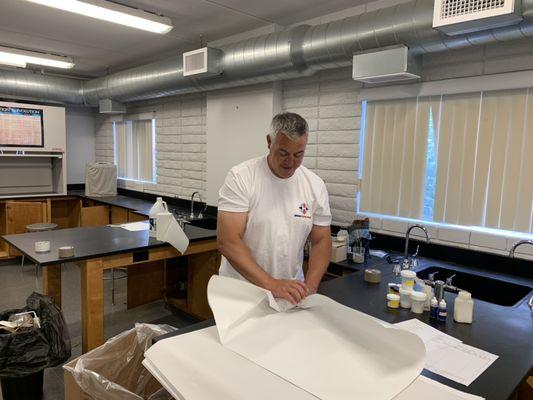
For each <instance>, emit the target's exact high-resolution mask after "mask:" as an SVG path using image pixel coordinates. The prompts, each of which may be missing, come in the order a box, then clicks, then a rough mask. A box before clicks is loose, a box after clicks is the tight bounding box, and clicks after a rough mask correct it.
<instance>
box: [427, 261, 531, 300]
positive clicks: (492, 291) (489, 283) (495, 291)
mask: <svg viewBox="0 0 533 400" xmlns="http://www.w3.org/2000/svg"><path fill="white" fill-rule="evenodd" d="M434 272H438V273H437V274H436V275H435V280H437V279H438V280H441V281H446V278H448V277H450V276H452V275H454V274H455V277H454V278H453V286H456V287H458V288H460V289H463V290H467V291H469V292H470V293H472V297H473V298H474V299H478V300H483V301H486V302H488V303H493V304H498V305H500V306H514V305H515V304H517V303H519V302H520V301H521V300H522V299H523V298H524V297H525V296H526V295H528V294H529V293H530V292H531V290H532V288H531V287H529V286H524V285H519V284H516V283H513V282H508V281H505V280H501V279H497V278H491V277H487V276H482V275H475V274H471V273H468V272H463V271H458V270H455V269H451V268H446V267H439V266H430V267H427V268H423V269H420V270H419V271H417V276H418V277H419V278H421V279H428V277H429V274H431V273H434Z"/></svg>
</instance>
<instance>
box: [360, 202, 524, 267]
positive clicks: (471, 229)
mask: <svg viewBox="0 0 533 400" xmlns="http://www.w3.org/2000/svg"><path fill="white" fill-rule="evenodd" d="M357 216H358V217H368V218H369V219H370V230H371V231H372V232H376V233H381V234H385V235H391V236H401V237H404V236H405V232H406V231H407V228H408V227H409V226H412V225H414V224H419V225H422V226H424V227H425V228H426V229H427V231H428V233H429V236H430V240H431V242H432V243H436V244H441V245H444V246H451V247H459V248H463V249H471V250H475V251H482V252H485V253H491V254H499V255H505V256H506V255H508V254H509V250H510V249H511V247H512V246H513V245H514V244H515V243H516V242H517V241H519V240H523V239H525V240H533V234H527V233H522V232H512V231H503V230H498V229H490V228H481V227H476V226H460V225H451V224H442V223H437V222H430V221H424V220H419V219H411V218H401V217H393V216H389V215H381V214H373V213H365V212H358V213H357ZM411 237H412V238H417V239H422V238H425V236H424V234H423V233H422V232H421V231H420V230H413V231H412V232H411ZM515 257H516V258H521V259H525V260H533V246H521V247H519V248H518V249H517V251H516V253H515Z"/></svg>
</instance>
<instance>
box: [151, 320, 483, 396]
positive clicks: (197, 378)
mask: <svg viewBox="0 0 533 400" xmlns="http://www.w3.org/2000/svg"><path fill="white" fill-rule="evenodd" d="M145 357H146V358H145V360H144V361H143V365H144V366H145V367H146V369H148V370H149V371H150V373H152V375H153V376H154V377H155V378H156V379H157V380H158V381H159V382H160V383H161V384H162V385H163V386H164V387H165V389H166V390H167V391H168V392H169V393H170V394H171V395H172V396H173V397H174V398H175V399H179V400H212V399H224V400H249V399H254V400H271V399H291V400H316V399H317V397H316V396H313V395H312V394H310V393H308V392H306V391H304V390H302V389H301V388H299V387H297V386H295V385H293V384H292V383H290V382H288V381H286V380H284V379H282V378H280V377H279V376H276V375H275V374H273V373H271V372H269V371H267V370H266V369H264V368H261V367H260V366H258V365H257V364H255V363H254V362H252V361H250V360H248V359H246V358H244V357H241V356H240V355H238V354H236V353H234V352H233V351H231V350H229V349H228V348H226V347H224V346H222V345H221V344H220V341H219V337H218V332H217V328H216V327H214V326H213V327H209V328H205V329H202V330H198V331H194V332H191V333H187V334H183V335H179V336H175V337H172V338H169V339H165V340H162V341H159V342H158V343H156V344H155V345H153V346H152V347H151V348H150V349H148V351H147V352H146V353H145ZM357 398H358V397H355V396H354V397H352V399H357ZM428 399H432V400H479V399H481V397H478V396H474V395H470V394H467V393H464V392H461V391H458V390H456V389H453V388H450V387H448V386H445V385H443V384H441V383H439V382H436V381H433V380H431V379H429V378H426V377H424V376H421V375H420V376H418V377H417V378H416V379H415V380H414V382H412V383H411V384H410V385H409V386H407V388H405V389H404V390H403V391H402V392H401V393H399V394H398V395H397V396H395V397H394V400H428Z"/></svg>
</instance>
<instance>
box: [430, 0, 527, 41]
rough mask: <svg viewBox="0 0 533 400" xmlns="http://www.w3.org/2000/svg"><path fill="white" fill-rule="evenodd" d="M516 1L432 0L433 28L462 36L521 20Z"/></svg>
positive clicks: (517, 1)
mask: <svg viewBox="0 0 533 400" xmlns="http://www.w3.org/2000/svg"><path fill="white" fill-rule="evenodd" d="M520 11H521V8H520V0H481V1H480V0H435V8H434V10H433V27H434V28H435V29H438V30H439V31H441V32H444V33H446V34H447V35H462V34H464V33H470V32H476V31H480V30H486V29H490V28H498V27H501V26H507V25H512V24H516V23H518V22H520V21H521V20H522V15H521V12H520Z"/></svg>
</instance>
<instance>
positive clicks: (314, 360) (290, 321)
mask: <svg viewBox="0 0 533 400" xmlns="http://www.w3.org/2000/svg"><path fill="white" fill-rule="evenodd" d="M208 299H209V304H210V306H211V309H212V310H213V314H214V316H215V320H216V323H217V328H218V332H219V336H220V340H221V342H222V344H223V345H224V346H225V347H227V348H229V349H231V350H233V351H234V352H236V353H237V354H239V355H241V356H243V357H245V358H246V359H248V360H250V361H252V362H254V363H256V364H257V365H259V366H261V367H263V368H265V369H266V370H268V371H270V372H272V373H274V374H276V375H278V376H279V377H281V378H283V379H285V380H286V381H289V382H291V383H292V384H294V385H296V386H298V387H300V388H301V389H303V390H305V391H307V392H309V393H311V394H313V395H314V396H316V397H319V398H322V399H354V398H368V399H370V398H371V399H375V400H380V399H383V400H385V399H391V398H393V397H394V396H395V395H396V394H398V393H399V392H400V391H402V390H403V389H405V388H406V387H407V386H408V385H409V384H410V383H411V382H412V381H413V380H414V379H415V378H416V377H417V376H418V375H419V374H420V372H421V371H422V368H423V366H424V362H425V347H424V343H423V342H422V341H421V340H420V339H419V338H418V337H417V336H416V335H414V334H412V333H410V332H406V331H404V330H401V329H397V328H395V327H393V326H392V325H389V324H383V323H380V322H378V321H377V320H376V319H375V318H372V317H369V316H367V315H366V314H363V313H361V312H358V311H356V310H353V309H351V308H348V307H345V306H343V305H341V304H339V303H337V302H335V301H333V300H331V299H330V298H328V297H325V296H322V295H318V294H315V295H311V296H308V297H307V298H306V299H305V301H304V302H303V303H302V304H300V307H297V308H293V309H290V310H287V311H285V312H279V311H278V310H280V309H283V308H284V307H279V305H278V304H276V301H275V300H274V298H273V297H272V295H271V294H270V292H268V291H266V290H264V289H262V288H259V287H257V286H254V285H252V284H250V283H247V282H243V281H240V280H236V279H231V278H227V277H220V276H213V277H212V278H211V280H210V282H209V285H208Z"/></svg>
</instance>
